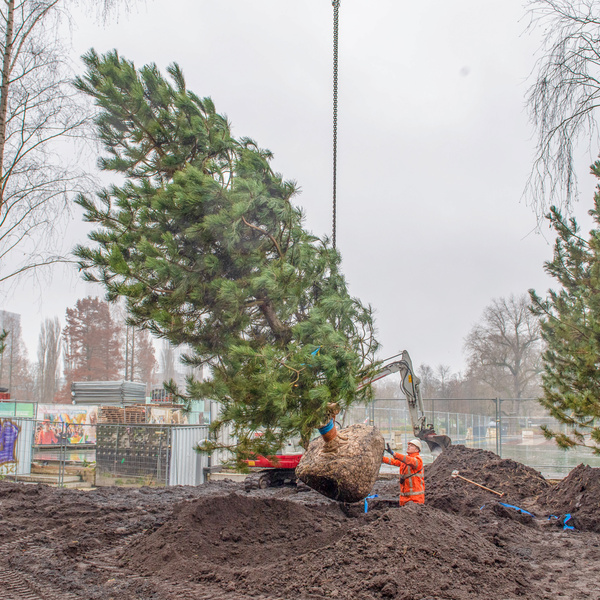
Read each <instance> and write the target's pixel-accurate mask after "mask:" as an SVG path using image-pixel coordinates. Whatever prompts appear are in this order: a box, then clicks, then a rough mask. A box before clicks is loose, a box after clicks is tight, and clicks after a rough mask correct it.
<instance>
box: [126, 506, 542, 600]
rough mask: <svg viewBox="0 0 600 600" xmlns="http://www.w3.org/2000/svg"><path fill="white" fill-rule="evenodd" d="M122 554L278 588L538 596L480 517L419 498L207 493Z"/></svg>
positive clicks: (157, 567)
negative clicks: (323, 503) (310, 501)
mask: <svg viewBox="0 0 600 600" xmlns="http://www.w3.org/2000/svg"><path fill="white" fill-rule="evenodd" d="M337 506H341V505H337ZM457 549H460V550H459V551H457ZM123 559H124V564H126V565H127V566H128V567H129V568H133V569H135V571H136V572H138V573H141V574H144V575H157V574H160V575H161V576H163V577H165V578H166V579H176V580H181V579H187V580H191V581H194V582H201V583H203V584H205V585H215V586H217V587H218V588H220V589H221V590H222V591H223V592H231V591H233V590H235V591H236V593H242V594H249V595H250V594H268V595H269V596H270V597H277V598H279V597H282V598H291V597H295V596H297V597H301V598H304V597H315V598H348V597H355V598H413V597H415V598H416V597H419V598H426V597H428V596H430V595H434V594H440V593H444V594H448V595H447V596H444V597H448V598H470V597H473V598H474V597H485V598H489V599H495V598H498V599H504V598H506V597H509V596H516V595H520V596H526V597H528V598H531V599H535V598H539V597H541V596H537V595H536V593H535V590H534V589H533V588H531V587H530V586H529V584H528V583H527V577H526V576H525V574H524V572H523V571H522V569H521V566H520V565H519V563H518V561H516V560H515V559H513V558H512V557H511V556H509V555H508V554H506V553H505V552H503V551H502V550H500V549H499V548H498V547H497V546H495V545H494V544H493V543H492V542H490V541H488V540H486V539H485V538H484V537H483V536H482V535H481V534H480V533H479V532H478V531H477V528H476V527H475V526H474V525H472V524H469V523H465V522H464V521H462V520H461V519H460V518H459V517H457V516H455V515H448V514H445V513H443V512H441V511H439V510H437V509H434V508H430V507H427V506H422V505H409V506H407V507H405V508H403V509H399V508H396V509H391V510H388V511H386V512H379V513H377V514H374V513H371V514H369V515H364V514H363V515H360V516H359V517H358V518H347V517H345V516H344V514H343V513H342V511H331V510H330V511H328V512H324V511H323V510H322V509H321V508H320V507H318V508H310V507H306V506H301V505H298V504H295V503H293V502H289V501H284V500H273V499H271V500H265V499H262V498H252V497H247V496H246V497H244V496H242V495H238V494H231V495H228V496H221V497H215V498H212V499H204V498H203V499H201V500H194V501H189V502H185V503H182V504H180V505H179V506H178V507H176V509H175V510H174V513H173V516H172V518H171V519H169V520H168V521H167V522H165V523H164V524H163V525H162V526H161V527H159V528H158V529H157V530H156V531H154V532H152V533H151V534H149V535H147V536H145V537H144V538H143V539H141V540H139V541H138V542H136V543H134V544H133V545H132V546H130V547H129V548H128V550H127V552H126V553H125V554H124V556H123ZM509 574H510V575H509ZM415 594H417V595H418V596H415Z"/></svg>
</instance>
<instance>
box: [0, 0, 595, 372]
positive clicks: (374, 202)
mask: <svg viewBox="0 0 600 600" xmlns="http://www.w3.org/2000/svg"><path fill="white" fill-rule="evenodd" d="M523 4H524V0H486V1H485V2H481V0H453V1H452V2H441V1H439V0H438V1H435V2H434V1H432V0H421V1H420V2H412V3H408V2H400V1H399V0H371V1H369V2H367V1H366V0H341V6H340V26H339V27H340V38H339V52H340V58H339V116H338V144H339V146H338V194H337V197H338V200H337V202H338V210H337V246H338V248H339V250H340V251H341V253H342V256H343V271H344V273H345V275H346V277H347V280H348V282H349V285H350V290H351V293H352V294H353V295H355V296H358V297H359V298H361V299H362V300H363V301H364V302H366V303H370V304H371V305H372V306H373V307H374V308H375V311H376V322H377V327H378V330H379V339H380V341H381V343H382V344H383V349H382V352H381V357H385V356H389V355H393V354H396V353H397V352H399V351H401V350H403V349H406V350H408V351H409V353H410V355H411V357H412V360H413V363H414V364H415V366H418V365H420V364H422V363H427V364H429V365H430V366H432V367H434V368H435V367H437V366H438V365H440V364H443V365H447V366H449V367H450V368H451V370H452V371H453V372H456V371H461V370H464V367H465V361H464V353H463V342H464V338H465V336H466V335H467V333H468V332H469V330H470V329H471V328H472V326H473V325H474V324H475V323H476V322H478V321H479V320H480V318H481V315H482V313H483V310H484V309H485V307H486V306H487V305H488V304H489V303H490V302H491V301H492V299H494V298H500V297H508V296H509V295H511V294H515V295H519V294H523V293H526V292H527V290H528V289H529V288H532V287H533V288H535V289H536V290H537V291H538V292H543V291H545V290H546V289H547V288H548V287H549V286H550V285H551V284H552V282H551V281H550V280H549V278H548V277H547V276H546V275H545V274H544V273H543V263H544V261H545V260H548V259H549V258H551V253H552V244H551V242H552V239H551V234H550V232H548V231H547V230H546V231H545V235H539V234H536V233H535V232H534V229H535V224H536V220H535V216H534V214H533V212H532V210H531V209H530V208H529V207H528V206H527V204H526V202H525V201H524V200H523V199H522V192H523V189H524V186H525V183H526V179H527V175H528V172H529V169H530V166H531V162H532V156H533V146H534V142H533V137H532V136H533V130H532V128H531V126H530V125H529V124H528V121H527V115H526V112H525V100H524V98H525V94H526V91H527V88H528V86H529V85H530V84H531V80H530V79H529V76H530V73H531V71H532V69H533V67H534V64H535V56H534V53H535V52H536V50H537V48H538V46H539V39H538V37H537V36H536V35H530V34H528V33H526V31H525V30H526V26H527V23H528V20H527V17H526V13H525V8H524V6H523ZM332 15H333V9H332V6H331V1H330V0H211V1H208V0H171V1H170V2H165V1H164V0H163V1H159V0H147V1H146V2H143V1H142V2H139V3H138V5H137V7H135V8H133V9H132V10H131V11H130V12H129V13H122V14H121V15H120V16H119V19H118V22H114V23H111V24H109V25H108V26H105V27H102V26H100V25H98V24H97V23H96V22H94V20H93V19H92V18H91V17H89V16H88V15H86V14H82V15H79V16H77V18H76V23H77V25H76V28H75V29H74V31H73V35H74V37H73V46H74V56H75V57H77V56H80V55H81V54H83V53H84V52H85V51H86V50H88V49H89V48H91V47H93V48H95V49H96V50H97V51H98V52H106V51H108V50H111V49H113V48H116V49H117V50H118V51H119V52H120V54H121V55H122V56H123V57H125V58H127V59H130V60H133V61H134V62H135V64H136V66H138V67H141V66H142V65H144V64H146V63H150V62H155V63H156V64H157V65H158V66H159V67H160V68H161V69H163V70H164V69H165V67H166V66H167V65H168V64H169V63H171V62H177V63H179V64H180V66H181V67H182V69H183V71H184V73H185V75H186V79H187V83H188V87H189V89H191V90H193V91H194V92H196V93H197V94H199V95H200V96H211V97H212V99H213V100H214V102H215V104H216V108H217V111H218V112H220V113H222V114H226V115H227V116H228V118H229V120H230V121H231V123H232V126H233V133H234V135H236V136H249V137H251V138H253V139H255V140H256V141H257V142H258V144H259V145H260V146H261V147H263V148H269V149H270V150H271V151H272V152H273V153H274V155H275V159H274V167H275V169H276V170H277V171H279V172H280V173H282V174H283V176H284V177H285V178H286V179H292V180H295V181H297V182H298V184H299V186H300V187H301V190H302V193H301V194H300V195H299V196H298V197H297V198H296V203H297V204H299V205H300V206H302V207H303V209H304V211H305V214H306V223H307V227H308V229H310V230H311V231H312V232H313V233H315V234H317V235H319V236H323V235H329V236H331V232H332V43H333V42H332V28H333V25H332ZM79 64H80V63H79ZM590 162H591V158H590V157H589V156H585V155H583V156H582V158H581V167H580V171H581V174H582V179H581V182H580V183H581V190H582V202H581V203H580V205H579V206H578V208H577V212H578V213H581V214H585V212H586V211H587V209H588V208H589V207H591V204H592V190H593V188H594V186H595V182H594V181H593V180H592V178H591V177H590V176H588V175H587V170H588V169H587V167H588V165H589V164H590ZM71 230H72V237H73V242H74V243H75V242H76V241H82V239H83V238H84V236H85V231H86V228H85V226H83V225H81V223H80V222H79V221H78V219H77V218H75V219H74V220H73V222H72V224H71ZM18 287H19V289H17V290H15V289H13V290H11V291H10V293H9V295H8V296H7V297H5V300H4V301H2V300H0V306H3V307H4V308H5V309H6V310H10V311H14V312H18V313H21V315H22V321H23V330H24V336H25V341H26V343H27V345H28V348H29V352H30V357H31V358H33V357H34V356H35V352H36V345H37V336H38V332H39V326H40V322H41V321H42V319H43V318H44V317H53V316H59V317H60V319H61V321H62V322H63V324H64V314H65V308H66V307H68V306H72V305H73V304H74V303H75V301H76V300H77V298H79V297H83V296H85V295H86V294H87V293H89V288H88V287H86V286H85V285H84V284H82V283H79V282H78V279H77V276H72V275H71V276H67V275H65V273H64V272H61V271H58V270H57V271H56V272H55V274H54V279H53V283H52V284H48V283H44V282H42V284H41V286H40V284H37V285H35V286H34V285H33V284H31V283H30V282H28V281H24V282H21V283H20V284H19V286H18ZM40 288H43V294H42V300H36V299H35V298H37V297H39V291H40Z"/></svg>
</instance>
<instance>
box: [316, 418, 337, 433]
mask: <svg viewBox="0 0 600 600" xmlns="http://www.w3.org/2000/svg"><path fill="white" fill-rule="evenodd" d="M333 425H334V423H333V419H331V421H329V423H327V425H324V426H323V427H319V433H320V434H321V435H325V434H326V433H327V432H328V431H331V430H332V429H333Z"/></svg>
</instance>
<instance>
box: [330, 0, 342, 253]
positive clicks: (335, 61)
mask: <svg viewBox="0 0 600 600" xmlns="http://www.w3.org/2000/svg"><path fill="white" fill-rule="evenodd" d="M331 4H332V5H333V236H332V242H333V249H334V250H335V247H336V220H337V112H338V27H339V10H340V0H332V2H331Z"/></svg>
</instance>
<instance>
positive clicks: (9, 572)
mask: <svg viewBox="0 0 600 600" xmlns="http://www.w3.org/2000/svg"><path fill="white" fill-rule="evenodd" d="M54 529H55V528H51V529H45V530H42V531H36V532H34V533H30V534H28V535H23V536H20V537H18V538H16V539H13V540H10V541H7V542H4V543H1V544H0V589H1V590H2V600H79V598H80V597H79V596H75V595H73V594H71V593H69V592H63V591H56V590H55V589H54V588H53V587H52V584H51V582H48V584H45V583H41V582H40V581H39V580H37V579H36V578H35V577H34V576H32V575H30V574H26V573H24V572H23V571H22V570H20V569H15V568H13V567H11V566H10V565H8V564H6V562H7V561H8V560H10V558H11V556H12V555H14V553H15V552H18V553H19V554H21V555H24V554H29V553H32V554H33V555H34V556H35V560H39V559H44V558H49V557H51V556H52V554H53V553H54V551H53V550H52V548H50V547H49V546H48V545H47V536H48V534H51V533H52V532H53V531H54ZM40 538H41V539H40Z"/></svg>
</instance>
